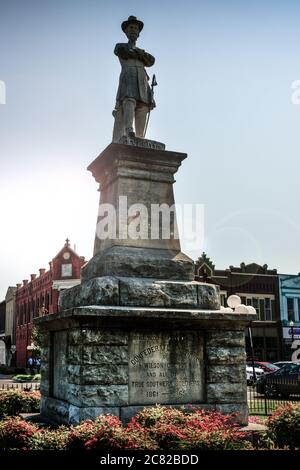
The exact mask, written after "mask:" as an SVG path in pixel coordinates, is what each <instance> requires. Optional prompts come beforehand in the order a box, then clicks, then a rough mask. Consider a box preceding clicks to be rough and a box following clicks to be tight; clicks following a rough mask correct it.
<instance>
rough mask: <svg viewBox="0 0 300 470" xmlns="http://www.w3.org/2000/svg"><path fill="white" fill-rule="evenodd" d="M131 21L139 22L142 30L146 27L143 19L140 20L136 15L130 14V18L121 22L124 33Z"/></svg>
mask: <svg viewBox="0 0 300 470" xmlns="http://www.w3.org/2000/svg"><path fill="white" fill-rule="evenodd" d="M131 23H135V24H137V25H138V28H139V30H140V32H141V31H142V29H143V27H144V23H143V22H142V21H140V20H138V19H137V17H136V16H129V17H128V20H126V21H123V23H122V24H121V28H122V30H123V31H124V33H125V30H126V28H127V26H128V25H129V24H131Z"/></svg>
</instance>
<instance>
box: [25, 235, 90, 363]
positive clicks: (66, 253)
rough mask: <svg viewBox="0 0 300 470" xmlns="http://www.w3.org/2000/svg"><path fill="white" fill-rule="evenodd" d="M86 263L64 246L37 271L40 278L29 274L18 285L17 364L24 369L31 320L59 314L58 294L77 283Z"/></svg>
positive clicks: (67, 243)
mask: <svg viewBox="0 0 300 470" xmlns="http://www.w3.org/2000/svg"><path fill="white" fill-rule="evenodd" d="M84 264H85V259H84V257H82V256H79V255H78V254H77V253H76V251H75V250H73V249H72V248H71V246H70V241H69V240H68V239H66V243H65V244H64V246H63V247H62V249H61V250H60V251H59V252H58V253H57V255H56V256H55V257H54V258H53V259H52V261H50V263H49V269H48V270H47V271H46V269H44V268H41V269H39V275H38V276H37V275H36V274H31V275H30V281H29V280H28V279H24V280H23V282H22V284H17V291H16V363H17V367H26V365H27V359H28V357H29V355H30V354H31V351H30V349H31V343H32V340H31V335H32V326H33V319H34V318H35V317H39V316H42V315H48V314H52V313H56V312H57V311H58V297H59V292H60V290H63V289H67V288H70V287H73V286H75V285H77V284H79V283H80V270H81V267H82V266H83V265H84Z"/></svg>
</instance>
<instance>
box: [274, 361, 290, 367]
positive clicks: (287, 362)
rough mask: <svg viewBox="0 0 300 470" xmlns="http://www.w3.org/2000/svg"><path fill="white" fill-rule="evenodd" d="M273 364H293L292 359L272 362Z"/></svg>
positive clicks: (278, 365) (279, 365) (280, 365)
mask: <svg viewBox="0 0 300 470" xmlns="http://www.w3.org/2000/svg"><path fill="white" fill-rule="evenodd" d="M273 364H274V366H277V367H282V366H285V365H287V364H293V361H279V362H274V363H273Z"/></svg>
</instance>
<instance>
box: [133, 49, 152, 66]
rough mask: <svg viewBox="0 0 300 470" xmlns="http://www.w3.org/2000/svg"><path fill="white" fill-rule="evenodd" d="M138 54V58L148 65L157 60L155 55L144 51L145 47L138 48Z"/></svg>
mask: <svg viewBox="0 0 300 470" xmlns="http://www.w3.org/2000/svg"><path fill="white" fill-rule="evenodd" d="M136 51H137V54H138V59H139V60H141V61H142V62H143V64H144V65H145V66H146V67H151V66H152V65H153V64H154V62H155V57H153V55H151V54H149V53H148V52H146V51H144V50H143V49H138V48H137V49H136Z"/></svg>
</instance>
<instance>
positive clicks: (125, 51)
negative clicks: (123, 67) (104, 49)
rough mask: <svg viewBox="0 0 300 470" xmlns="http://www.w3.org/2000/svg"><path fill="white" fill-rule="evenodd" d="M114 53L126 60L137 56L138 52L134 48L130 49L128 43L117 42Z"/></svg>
mask: <svg viewBox="0 0 300 470" xmlns="http://www.w3.org/2000/svg"><path fill="white" fill-rule="evenodd" d="M114 53H115V55H116V56H118V57H120V58H121V59H124V60H126V59H136V58H137V54H136V52H135V51H134V50H133V49H129V47H128V44H122V43H119V44H116V47H115V50H114Z"/></svg>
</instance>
